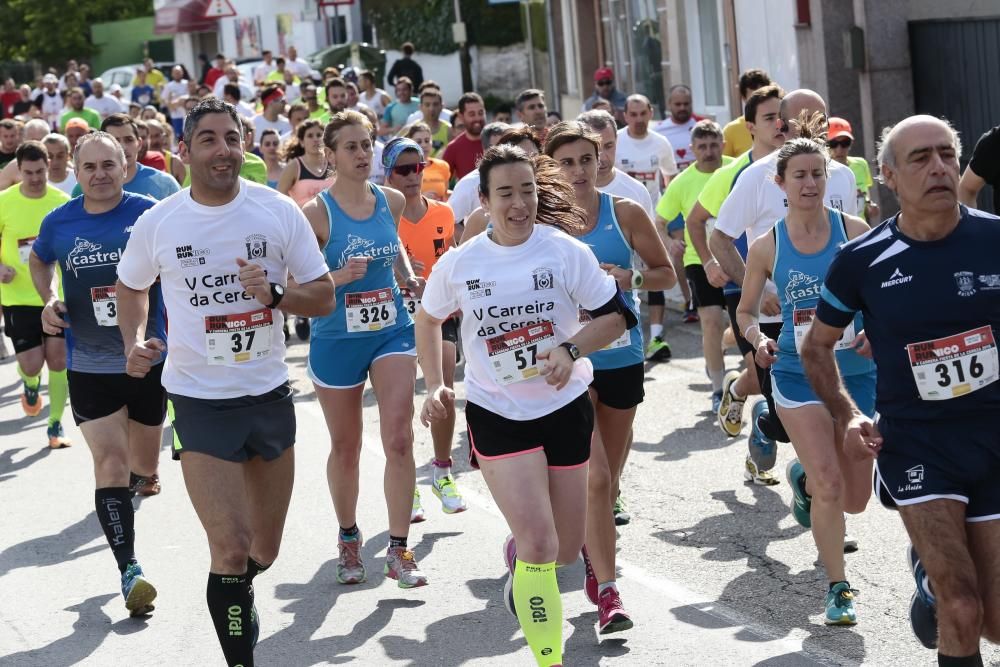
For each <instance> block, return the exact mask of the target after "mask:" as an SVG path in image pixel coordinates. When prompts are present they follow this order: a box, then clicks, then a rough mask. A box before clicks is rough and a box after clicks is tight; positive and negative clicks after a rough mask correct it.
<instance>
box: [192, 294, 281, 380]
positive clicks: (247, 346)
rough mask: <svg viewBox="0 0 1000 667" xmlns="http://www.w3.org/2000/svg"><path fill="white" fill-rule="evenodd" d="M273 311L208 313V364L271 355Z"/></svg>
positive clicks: (227, 362)
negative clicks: (227, 313) (231, 313)
mask: <svg viewBox="0 0 1000 667" xmlns="http://www.w3.org/2000/svg"><path fill="white" fill-rule="evenodd" d="M271 313H272V311H271V309H270V308H261V309H260V310H254V311H251V312H249V313H235V314H233V315H209V316H208V317H206V318H205V347H206V349H207V354H206V356H207V357H208V363H209V365H213V366H226V365H231V364H244V363H246V362H248V361H257V360H259V359H263V358H264V357H266V356H268V355H269V354H271V327H272V325H273V321H272V319H271V318H272V315H271Z"/></svg>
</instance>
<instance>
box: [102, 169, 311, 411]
mask: <svg viewBox="0 0 1000 667" xmlns="http://www.w3.org/2000/svg"><path fill="white" fill-rule="evenodd" d="M237 257H240V258H243V259H246V260H247V261H251V262H256V263H258V264H261V265H263V266H264V268H265V269H266V270H267V272H268V275H269V276H270V279H271V280H272V281H273V282H277V283H281V284H284V283H285V282H286V281H287V276H288V275H289V274H290V275H291V277H292V278H294V279H295V281H296V282H298V283H299V284H304V283H308V282H310V281H313V280H316V279H317V278H320V277H321V276H323V275H324V274H326V273H327V272H328V271H329V269H328V268H327V266H326V262H325V261H324V260H323V255H322V253H320V250H319V247H318V245H317V244H316V237H315V236H314V235H313V232H312V229H311V228H310V226H309V223H308V222H307V221H306V219H305V216H303V215H302V212H301V210H299V207H298V206H296V205H295V202H293V201H292V200H291V199H289V198H288V197H286V196H284V195H281V194H278V193H277V192H275V191H274V190H272V189H271V188H268V187H266V186H263V185H257V184H256V183H250V182H248V181H245V180H242V179H241V180H240V192H239V194H238V195H237V196H236V198H235V199H233V201H231V202H229V203H228V204H225V205H223V206H203V205H201V204H198V203H197V202H195V201H194V200H193V199H192V198H191V189H190V188H185V189H184V190H181V191H180V192H178V193H177V194H175V195H173V196H171V197H168V198H167V199H164V200H163V201H161V202H159V203H158V204H157V205H156V206H154V207H153V208H151V209H149V210H148V211H146V212H145V213H143V214H142V216H140V218H139V219H138V220H137V221H136V223H135V226H134V228H133V229H132V236H131V238H130V239H129V242H128V245H127V246H126V247H125V253H124V254H123V255H122V260H121V263H119V264H118V277H119V279H120V280H121V281H122V282H123V283H124V284H125V285H127V286H129V287H131V288H132V289H145V288H147V287H149V286H150V285H151V284H153V281H154V280H156V278H157V277H159V278H160V282H161V285H162V288H163V301H164V304H165V305H166V307H167V316H168V317H169V318H170V335H169V338H168V341H167V346H168V349H169V351H168V354H167V362H166V366H165V367H164V369H163V386H164V387H165V388H166V389H167V391H169V392H171V393H174V394H179V395H181V396H189V397H191V398H212V399H220V398H236V397H239V396H258V395H260V394H264V393H266V392H268V391H271V390H272V389H274V388H275V387H277V386H279V385H281V384H282V383H283V382H285V381H286V380H287V379H288V368H287V366H285V340H284V338H285V337H284V333H282V327H281V323H282V315H281V312H280V311H272V310H271V309H270V308H266V307H265V306H263V305H262V304H261V303H260V302H258V301H257V300H256V299H254V298H253V297H251V296H249V295H248V294H247V293H246V292H244V291H243V288H242V287H241V286H240V282H239V277H238V271H239V267H238V265H237V264H236V258H237ZM239 315H245V317H242V318H241V317H238V316H239ZM224 316H229V317H228V318H225V319H224V321H221V319H222V318H224ZM268 320H270V322H271V323H270V328H269V330H268V327H267V326H266V323H267V321H268ZM241 321H242V322H244V323H245V324H246V325H247V326H249V327H254V326H256V327H257V328H249V329H243V330H240V327H241V326H243V325H241ZM262 324H263V325H264V326H261V325H262ZM210 329H213V330H216V331H218V330H220V329H221V331H219V332H218V333H213V334H211V335H210V334H208V333H207V331H208V330H210ZM230 331H233V333H230ZM250 332H252V333H253V334H254V335H253V336H251V335H250ZM210 348H211V349H210ZM241 355H242V356H241Z"/></svg>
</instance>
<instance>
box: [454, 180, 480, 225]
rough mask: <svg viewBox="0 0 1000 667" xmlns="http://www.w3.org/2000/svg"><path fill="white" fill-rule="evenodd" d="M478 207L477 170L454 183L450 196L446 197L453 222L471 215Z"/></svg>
mask: <svg viewBox="0 0 1000 667" xmlns="http://www.w3.org/2000/svg"><path fill="white" fill-rule="evenodd" d="M480 205H481V204H480V203H479V170H478V169H473V170H472V171H470V172H469V173H468V174H466V175H465V176H463V177H462V178H460V179H458V182H457V183H455V187H454V189H453V190H452V191H451V196H450V197H448V206H451V210H452V212H453V213H454V214H455V221H456V222H458V221H459V220H465V219H466V218H468V217H469V216H470V215H472V212H473V211H475V210H476V209H477V208H479V207H480Z"/></svg>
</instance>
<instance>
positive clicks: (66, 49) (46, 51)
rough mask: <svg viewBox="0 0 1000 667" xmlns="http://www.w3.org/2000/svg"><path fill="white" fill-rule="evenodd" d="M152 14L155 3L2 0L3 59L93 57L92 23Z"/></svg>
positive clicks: (0, 36) (52, 62)
mask: <svg viewBox="0 0 1000 667" xmlns="http://www.w3.org/2000/svg"><path fill="white" fill-rule="evenodd" d="M152 15H153V1H152V0H44V1H42V2H40V1H39V0H2V1H0V60H36V61H38V62H40V63H42V65H45V66H49V65H63V64H64V63H65V62H66V61H67V60H69V59H70V58H75V59H79V58H86V57H89V56H91V55H93V54H94V52H95V50H96V47H95V46H94V44H93V43H92V41H91V39H90V26H91V24H94V23H103V22H105V21H119V20H123V19H132V18H140V17H143V16H152Z"/></svg>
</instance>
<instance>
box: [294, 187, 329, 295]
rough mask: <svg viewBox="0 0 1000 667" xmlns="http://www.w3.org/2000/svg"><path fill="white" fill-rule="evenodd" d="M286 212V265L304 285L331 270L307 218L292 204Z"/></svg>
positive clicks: (299, 282)
mask: <svg viewBox="0 0 1000 667" xmlns="http://www.w3.org/2000/svg"><path fill="white" fill-rule="evenodd" d="M286 210H287V219H288V229H289V234H288V242H287V245H286V246H285V249H284V250H285V264H286V265H287V266H288V273H289V274H291V276H292V278H294V279H295V282H297V283H298V284H300V285H304V284H305V283H309V282H312V281H314V280H316V279H317V278H320V277H322V276H323V275H325V274H327V273H329V272H330V269H329V267H327V265H326V259H324V257H323V253H322V252H320V249H319V246H318V245H317V244H316V236H315V235H314V234H313V231H312V228H311V227H310V226H309V221H308V220H306V216H305V215H304V214H303V213H302V211H301V210H300V209H299V207H298V206H295V205H294V204H292V203H288V205H287V207H286Z"/></svg>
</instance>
